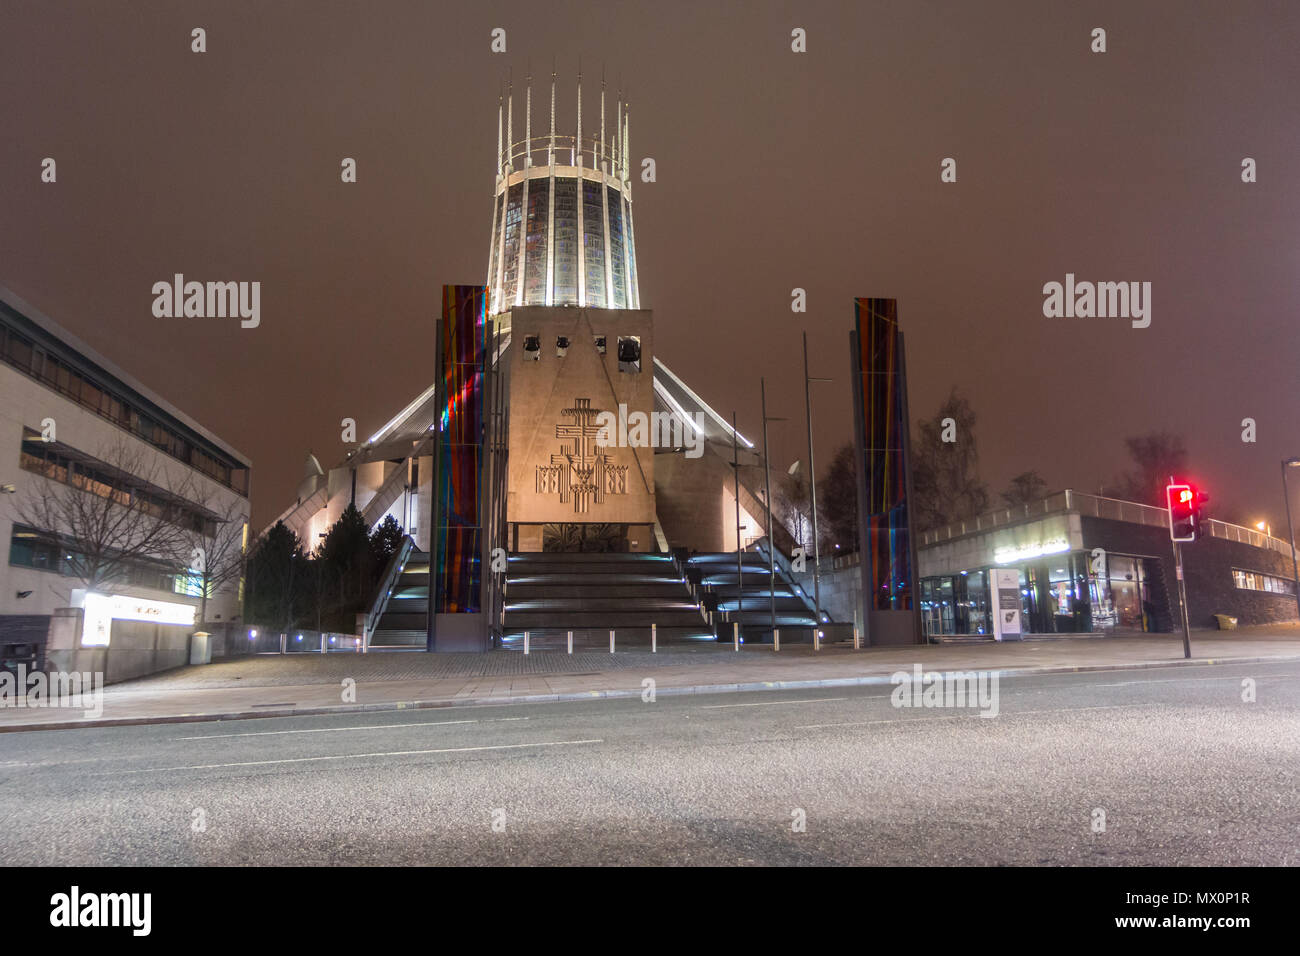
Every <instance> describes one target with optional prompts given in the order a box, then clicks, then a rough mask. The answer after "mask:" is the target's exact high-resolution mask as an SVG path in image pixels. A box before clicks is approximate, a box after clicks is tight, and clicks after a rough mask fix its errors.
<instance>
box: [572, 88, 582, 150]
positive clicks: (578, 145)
mask: <svg viewBox="0 0 1300 956" xmlns="http://www.w3.org/2000/svg"><path fill="white" fill-rule="evenodd" d="M573 145H574V149H575V150H576V151H577V154H578V158H577V160H576V165H579V166H581V165H582V67H581V66H579V67H578V138H577V139H576V140H575V141H574V144H573Z"/></svg>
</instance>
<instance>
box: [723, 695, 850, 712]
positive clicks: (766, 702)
mask: <svg viewBox="0 0 1300 956" xmlns="http://www.w3.org/2000/svg"><path fill="white" fill-rule="evenodd" d="M832 700H848V698H847V697H814V698H812V699H810V700H760V701H757V702H756V703H752V704H707V705H702V706H701V707H700V710H723V709H725V708H727V707H772V706H774V705H775V704H824V703H827V702H828V701H832Z"/></svg>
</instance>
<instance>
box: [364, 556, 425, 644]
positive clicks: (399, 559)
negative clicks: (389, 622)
mask: <svg viewBox="0 0 1300 956" xmlns="http://www.w3.org/2000/svg"><path fill="white" fill-rule="evenodd" d="M414 550H415V542H414V541H412V540H411V536H410V535H409V534H408V535H405V536H403V538H402V544H401V546H400V547H399V548H398V549H397V550H396V551H395V552H393V556H392V557H391V558H389V559H388V566H387V567H386V568H385V569H384V576H383V577H382V578H381V579H380V581H379V590H378V591H377V592H376V593H375V599H374V600H373V601H371V602H370V610H369V611H368V612H367V613H366V617H365V621H364V622H363V623H362V626H361V647H362V649H363V650H364V651H369V650H370V638H371V637H373V636H374V633H375V628H376V627H378V626H379V621H380V619H381V618H382V617H383V616H384V612H385V611H387V610H388V601H389V599H390V598H392V596H393V585H395V584H396V583H397V579H398V578H400V577H401V576H402V571H403V570H404V569H405V568H406V562H407V561H409V560H410V558H411V552H412V551H414Z"/></svg>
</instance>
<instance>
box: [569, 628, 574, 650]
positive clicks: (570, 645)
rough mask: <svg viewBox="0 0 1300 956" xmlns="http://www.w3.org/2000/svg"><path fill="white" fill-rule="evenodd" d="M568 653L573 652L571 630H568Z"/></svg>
mask: <svg viewBox="0 0 1300 956" xmlns="http://www.w3.org/2000/svg"><path fill="white" fill-rule="evenodd" d="M569 653H570V654H572V653H573V632H572V631H570V632H569Z"/></svg>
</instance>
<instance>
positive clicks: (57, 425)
mask: <svg viewBox="0 0 1300 956" xmlns="http://www.w3.org/2000/svg"><path fill="white" fill-rule="evenodd" d="M0 303H3V305H4V306H5V309H6V310H5V312H4V313H3V315H0V319H3V320H4V322H5V325H4V326H3V327H0V334H2V335H0V337H3V338H4V341H0V483H2V484H4V485H12V486H13V493H11V494H4V495H0V546H3V549H4V560H3V561H0V624H2V621H3V616H6V615H49V616H50V617H51V618H52V623H51V631H50V640H51V644H50V645H49V650H50V651H52V652H53V651H59V652H65V651H66V652H70V651H73V650H79V649H80V641H79V638H80V635H74V636H69V635H66V634H64V630H66V628H67V625H66V615H67V614H68V613H69V611H68V609H70V608H73V609H74V610H75V608H74V606H75V605H77V604H78V603H79V602H80V601H81V600H83V599H84V587H85V586H84V584H83V583H82V582H81V581H79V580H77V579H76V578H74V577H71V576H69V575H68V574H67V573H66V569H63V572H62V573H61V568H62V564H63V563H62V562H58V563H57V566H54V567H49V568H48V569H47V568H46V567H45V566H39V567H37V566H29V565H28V564H25V563H22V562H21V561H19V562H18V563H15V557H14V556H15V555H17V554H20V553H25V552H23V551H22V550H21V549H18V543H19V541H18V538H17V537H16V527H17V528H18V529H19V530H21V533H22V535H23V538H24V540H29V539H36V538H41V539H42V540H43V537H44V536H46V535H49V534H51V533H59V534H63V535H65V536H66V535H67V533H68V531H69V529H67V528H44V527H42V528H34V529H32V528H29V525H30V523H31V522H32V520H33V513H34V511H35V509H36V508H37V502H39V501H40V500H42V499H48V498H49V497H50V496H52V495H67V494H68V493H69V492H73V493H82V494H90V493H91V492H88V491H87V492H77V491H76V489H74V488H72V487H71V486H70V485H68V484H66V483H65V482H60V481H57V480H56V479H54V478H51V477H47V475H46V474H44V473H42V472H40V471H37V470H33V466H32V465H31V457H30V455H28V453H27V452H26V451H25V450H24V441H27V442H28V444H31V442H32V441H33V438H32V435H33V433H40V434H48V435H50V436H51V437H50V438H47V439H44V441H45V442H48V443H49V444H48V445H47V446H46V447H49V448H51V449H57V451H58V453H59V454H60V455H64V456H71V457H72V459H73V460H74V461H81V462H82V466H83V467H89V468H98V467H101V466H102V465H103V464H104V463H108V464H112V463H113V462H114V461H118V462H132V463H135V464H137V465H140V466H141V468H142V470H145V471H147V473H148V474H149V476H150V477H151V479H152V484H153V485H154V488H155V490H157V491H159V492H160V493H163V492H165V493H168V494H177V495H181V494H183V495H185V496H186V500H187V501H188V502H189V503H190V504H191V505H192V506H193V507H194V508H196V509H198V510H200V511H206V512H209V513H215V514H219V515H227V514H231V515H233V516H234V517H233V518H232V519H231V520H233V521H234V522H236V523H237V529H236V530H237V532H238V533H239V534H240V535H241V537H242V536H243V535H245V534H247V523H248V514H249V504H248V498H247V496H246V494H245V493H244V491H243V489H239V488H236V487H231V486H227V485H226V484H223V483H222V482H221V481H218V480H216V479H215V478H214V477H211V476H210V475H209V474H207V473H205V472H204V471H202V470H200V469H199V468H198V467H197V464H196V463H197V461H198V460H199V459H198V457H197V456H199V455H200V454H204V455H220V456H222V457H223V459H224V460H225V461H227V462H230V463H233V464H236V465H238V466H240V467H242V469H243V472H244V474H243V477H242V478H241V482H242V483H243V488H244V489H246V488H247V480H246V479H247V474H248V470H249V462H248V458H247V456H245V455H243V454H242V453H240V452H238V451H237V450H235V449H234V448H232V447H231V446H229V445H228V444H226V443H225V442H223V441H222V440H221V439H220V438H218V437H217V436H215V435H213V434H212V433H211V432H209V431H207V430H206V429H204V428H203V427H202V426H201V425H199V424H198V423H197V422H195V421H193V420H192V419H190V418H188V417H187V416H186V415H184V413H182V412H180V411H179V410H178V409H176V408H174V407H173V406H172V405H171V404H169V403H168V402H166V401H165V400H164V399H162V398H161V397H160V396H158V395H156V394H155V393H153V392H152V391H150V390H149V389H147V388H146V387H145V386H144V385H142V384H140V383H139V382H137V381H136V380H134V379H133V378H131V377H130V376H129V375H127V374H126V373H125V372H123V371H122V370H121V369H119V368H117V367H116V366H115V365H113V364H112V363H111V362H109V361H108V360H107V359H105V358H103V357H102V356H100V355H98V354H97V353H95V352H94V351H93V350H91V349H90V348H88V347H87V346H85V345H84V344H82V343H81V342H79V341H78V340H77V339H76V338H75V337H74V336H72V335H71V334H70V333H68V332H67V331H66V330H64V329H62V328H60V327H59V326H58V325H56V324H55V323H54V322H53V321H52V320H50V319H49V318H47V317H46V316H44V315H42V314H41V313H40V312H39V311H38V310H36V309H35V308H34V307H33V306H31V305H29V304H28V303H26V302H23V301H22V300H21V299H18V298H17V297H16V296H13V295H12V294H10V293H8V292H6V291H4V290H0ZM24 338H26V340H27V341H29V342H34V343H35V348H34V349H29V350H25V351H22V352H21V353H15V351H14V348H13V346H14V341H17V342H18V344H19V346H20V347H21V346H22V342H23V341H24ZM6 343H7V346H6ZM6 347H7V348H8V351H6ZM29 355H30V358H29V357H28V356H29ZM69 369H71V370H72V376H70V375H69ZM73 376H75V377H73ZM91 395H93V396H95V402H96V404H95V406H94V408H91V407H88V397H89V396H91ZM137 412H138V413H140V414H147V416H148V418H149V421H150V422H152V423H155V424H156V426H157V427H158V428H159V429H164V430H166V431H167V433H168V434H170V435H173V436H181V437H183V440H184V441H185V443H186V444H185V445H183V446H182V445H177V444H173V445H171V446H168V447H170V448H172V449H176V448H184V449H185V451H186V453H187V454H192V455H193V456H195V457H194V458H193V459H192V461H193V462H195V463H191V462H187V461H183V460H180V459H179V458H178V457H177V456H176V455H175V454H174V453H170V452H169V451H164V450H163V447H162V446H160V445H156V444H153V443H150V442H147V441H145V440H143V438H142V437H141V435H140V433H139V430H137V429H136V428H134V427H131V426H132V425H133V423H134V420H133V419H132V418H131V417H130V416H131V415H134V414H136V413H137ZM46 426H49V427H48V428H47V427H46ZM35 440H36V441H37V442H40V441H41V439H39V438H38V439H35ZM158 440H159V441H161V440H162V439H158ZM76 456H82V457H81V458H77V457H76ZM205 460H206V459H205ZM132 479H133V476H124V477H123V478H122V479H121V480H122V481H126V482H130V481H131V480H132ZM222 526H223V527H224V526H225V523H224V522H223V523H222ZM32 531H34V532H36V534H33V533H32ZM56 551H57V549H56ZM152 557H155V558H156V559H157V560H158V561H159V562H160V566H162V565H163V564H166V565H169V566H170V567H173V568H175V570H176V571H178V572H182V571H184V569H183V568H181V567H180V566H178V565H176V564H175V563H174V562H173V556H166V555H154V556H152ZM104 590H105V591H106V593H110V594H113V595H122V596H129V597H133V598H141V599H145V600H147V601H154V602H162V603H166V604H172V605H188V606H191V607H194V608H195V609H196V612H195V616H196V624H195V626H194V627H191V628H188V629H185V628H178V629H177V630H182V631H183V632H184V636H185V639H186V641H187V640H188V634H189V632H190V631H192V630H195V629H197V628H198V627H199V626H200V625H201V623H202V622H200V621H197V617H198V611H197V609H198V608H199V607H200V605H201V603H202V602H201V599H200V597H199V596H197V595H196V594H187V593H182V589H181V584H180V583H179V582H178V583H177V586H176V587H174V588H173V589H171V590H164V589H162V588H161V587H160V586H159V587H154V586H146V585H141V584H137V583H127V582H120V583H114V584H112V585H111V586H106V587H105V589H104ZM239 592H240V583H239V581H238V580H234V581H232V582H230V583H229V584H227V585H226V586H224V587H222V588H221V589H220V590H218V591H217V592H216V593H215V594H212V595H211V596H210V597H209V599H208V602H207V616H208V620H209V621H213V622H231V621H234V620H237V619H238V618H239V615H240V613H241V608H240V593H239ZM60 616H63V619H65V621H64V623H63V624H60V623H59V621H60V619H61V618H60ZM130 623H133V622H127V621H114V624H113V629H112V634H113V635H114V636H116V635H117V634H119V633H121V634H123V635H126V634H128V633H130V634H134V629H133V628H131V627H124V626H122V625H127V624H130ZM60 628H62V629H63V630H61V629H60ZM2 630H3V628H2V626H0V631H2ZM0 636H2V635H0ZM123 640H124V641H126V642H128V643H133V642H135V641H136V638H135V637H134V636H133V637H129V638H125V637H124V638H123ZM151 640H153V639H152V638H151ZM168 640H170V638H169V639H168ZM57 642H62V643H63V645H64V646H62V647H59V646H56V643H57ZM154 644H155V645H156V644H157V641H156V640H154ZM119 646H123V645H114V644H113V643H112V642H111V641H110V644H109V646H108V648H99V649H97V650H96V653H97V654H99V656H100V657H101V658H104V657H107V658H113V657H114V655H115V654H116V652H117V649H118V647H119ZM62 656H64V657H68V656H69V655H68V654H63V655H62ZM75 656H77V657H84V655H83V654H80V653H78V654H76V655H75ZM116 656H117V658H118V659H116V660H114V661H113V663H112V664H111V665H106V666H108V667H109V668H110V669H111V670H118V669H120V668H122V667H127V665H126V663H125V660H124V659H125V658H126V657H133V658H139V659H143V658H142V655H140V654H136V653H135V652H134V651H131V652H128V650H126V649H123V651H122V653H121V654H116ZM147 656H149V657H152V656H153V655H147ZM158 659H159V660H161V659H162V658H158ZM170 661H171V657H167V662H168V663H166V664H165V666H171V665H170ZM50 662H51V666H53V665H54V664H55V663H57V661H56V660H54V657H53V656H52V657H51V661H50ZM177 662H179V658H178V659H177ZM135 666H136V665H131V667H127V669H128V670H130V669H133V668H134V667H135ZM99 669H103V668H99ZM140 672H141V673H145V672H147V670H145V671H140Z"/></svg>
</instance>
